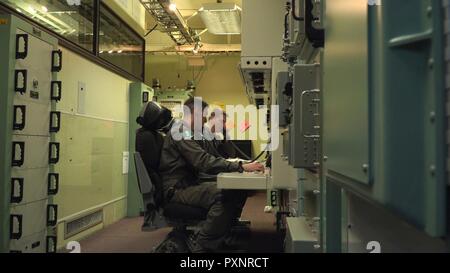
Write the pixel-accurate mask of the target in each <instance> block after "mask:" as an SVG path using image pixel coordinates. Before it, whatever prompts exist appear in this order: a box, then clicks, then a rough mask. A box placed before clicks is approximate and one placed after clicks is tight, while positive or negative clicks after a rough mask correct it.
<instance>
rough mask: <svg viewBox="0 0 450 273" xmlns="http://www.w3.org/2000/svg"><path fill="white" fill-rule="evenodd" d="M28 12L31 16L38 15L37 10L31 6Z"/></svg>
mask: <svg viewBox="0 0 450 273" xmlns="http://www.w3.org/2000/svg"><path fill="white" fill-rule="evenodd" d="M28 11H29V12H30V13H31V14H36V10H35V9H34V8H33V7H32V6H29V7H28Z"/></svg>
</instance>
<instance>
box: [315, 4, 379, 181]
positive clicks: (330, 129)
mask: <svg viewBox="0 0 450 273" xmlns="http://www.w3.org/2000/svg"><path fill="white" fill-rule="evenodd" d="M367 12H368V5H367V1H366V0H354V1H348V0H333V1H326V16H325V18H326V19H325V20H326V42H325V44H326V45H327V48H326V50H325V51H324V58H325V61H324V74H325V75H326V76H325V77H324V82H323V85H324V86H323V89H324V91H323V92H324V120H326V121H328V122H327V124H326V128H325V129H324V135H325V136H326V137H325V143H324V154H325V155H326V156H327V157H328V160H327V168H328V170H329V171H330V172H336V173H338V174H340V175H342V176H345V177H349V178H351V179H354V180H356V181H358V182H361V183H364V184H369V182H370V181H369V173H370V172H369V171H368V170H367V168H365V167H364V166H368V164H370V162H369V77H368V75H369V51H368V48H369V47H368V37H369V33H368V21H367V14H368V13H367ZM346 49H358V50H346Z"/></svg>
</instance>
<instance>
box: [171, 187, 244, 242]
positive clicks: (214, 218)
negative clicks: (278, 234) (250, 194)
mask: <svg viewBox="0 0 450 273" xmlns="http://www.w3.org/2000/svg"><path fill="white" fill-rule="evenodd" d="M245 199H246V193H245V192H243V191H226V190H220V189H217V184H216V183H214V182H204V183H201V184H199V185H195V186H190V187H187V188H185V189H178V190H177V191H176V192H175V194H174V196H173V197H172V199H171V201H170V202H176V203H181V204H186V205H190V206H194V207H201V208H204V209H206V210H208V214H207V217H206V221H205V222H204V223H203V225H202V226H201V228H200V231H199V233H198V237H197V243H198V244H199V245H201V246H202V247H203V248H205V249H211V250H214V249H218V248H219V247H220V246H221V244H222V243H223V241H224V239H225V237H226V235H227V234H228V232H229V231H230V229H231V226H232V223H233V220H234V219H236V213H237V211H242V206H243V205H244V204H245Z"/></svg>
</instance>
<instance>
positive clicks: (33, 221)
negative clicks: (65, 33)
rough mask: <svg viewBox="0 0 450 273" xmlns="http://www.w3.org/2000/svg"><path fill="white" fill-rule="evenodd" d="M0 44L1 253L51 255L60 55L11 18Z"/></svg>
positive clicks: (2, 20) (2, 22)
mask: <svg viewBox="0 0 450 273" xmlns="http://www.w3.org/2000/svg"><path fill="white" fill-rule="evenodd" d="M0 44H1V48H0V59H1V60H2V65H1V66H0V79H1V80H0V98H1V99H0V120H2V122H1V123H0V252H55V251H56V234H55V230H54V228H55V226H56V224H57V206H56V205H54V204H53V198H52V196H53V195H55V194H56V193H57V192H58V185H59V175H58V174H57V173H54V167H53V166H54V164H56V163H57V162H58V160H59V146H60V145H59V143H56V142H55V133H57V132H58V131H59V128H60V126H59V125H60V124H61V120H60V119H61V114H60V113H59V112H56V111H55V108H56V103H57V101H59V99H60V97H61V88H62V83H61V82H58V81H57V72H59V71H60V69H61V66H62V56H61V52H60V51H58V50H57V45H58V44H57V40H56V39H55V38H53V37H51V36H49V35H48V34H47V33H45V32H43V31H42V30H40V29H38V28H36V27H34V26H32V25H29V24H27V23H25V22H23V21H22V20H19V19H18V18H15V17H14V16H10V15H0Z"/></svg>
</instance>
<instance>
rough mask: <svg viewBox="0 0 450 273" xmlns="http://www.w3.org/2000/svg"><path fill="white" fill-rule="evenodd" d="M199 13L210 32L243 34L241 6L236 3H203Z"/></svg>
mask: <svg viewBox="0 0 450 273" xmlns="http://www.w3.org/2000/svg"><path fill="white" fill-rule="evenodd" d="M199 13H200V16H201V18H202V20H203V22H204V23H205V25H206V27H207V28H208V31H209V32H210V33H212V34H216V35H228V34H241V8H240V7H239V6H237V5H236V4H233V3H213V4H211V3H210V4H203V6H202V7H201V8H200V10H199Z"/></svg>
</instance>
